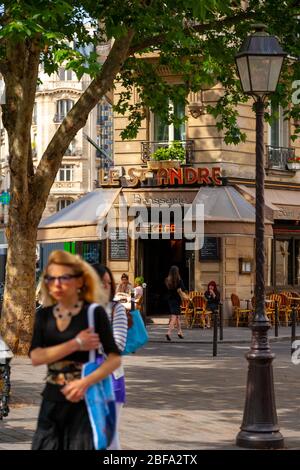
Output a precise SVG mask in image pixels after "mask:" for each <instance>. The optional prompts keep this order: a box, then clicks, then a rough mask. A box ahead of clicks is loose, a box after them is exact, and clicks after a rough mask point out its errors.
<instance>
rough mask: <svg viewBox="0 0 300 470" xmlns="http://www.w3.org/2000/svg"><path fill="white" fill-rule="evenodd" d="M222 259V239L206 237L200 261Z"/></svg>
mask: <svg viewBox="0 0 300 470" xmlns="http://www.w3.org/2000/svg"><path fill="white" fill-rule="evenodd" d="M220 257H221V256H220V238H216V237H204V244H203V247H202V248H201V250H199V260H200V261H218V260H219V259H220Z"/></svg>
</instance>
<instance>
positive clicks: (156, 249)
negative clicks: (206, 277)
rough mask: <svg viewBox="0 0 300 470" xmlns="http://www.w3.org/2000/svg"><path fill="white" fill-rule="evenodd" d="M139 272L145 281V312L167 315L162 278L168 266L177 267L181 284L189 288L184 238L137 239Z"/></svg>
mask: <svg viewBox="0 0 300 470" xmlns="http://www.w3.org/2000/svg"><path fill="white" fill-rule="evenodd" d="M138 245H139V246H138V260H137V262H138V266H137V270H138V272H139V274H141V275H143V277H144V279H145V282H146V283H147V315H163V314H168V306H167V302H166V295H167V289H166V287H165V282H164V281H165V278H166V277H167V275H168V272H169V269H170V267H171V266H172V265H176V266H178V268H179V271H180V275H181V277H182V279H183V282H184V285H185V287H186V288H187V289H189V281H190V279H189V277H190V276H189V271H190V266H189V262H190V259H189V257H188V256H187V253H186V251H185V240H162V239H159V240H151V239H150V240H139V241H138Z"/></svg>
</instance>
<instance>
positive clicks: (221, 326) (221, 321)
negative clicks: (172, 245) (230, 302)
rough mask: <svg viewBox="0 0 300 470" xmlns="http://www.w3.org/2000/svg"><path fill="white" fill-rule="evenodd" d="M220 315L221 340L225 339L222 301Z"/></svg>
mask: <svg viewBox="0 0 300 470" xmlns="http://www.w3.org/2000/svg"><path fill="white" fill-rule="evenodd" d="M219 315H220V341H222V340H223V304H222V303H220V306H219Z"/></svg>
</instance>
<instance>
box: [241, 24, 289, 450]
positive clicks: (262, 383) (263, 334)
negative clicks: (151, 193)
mask: <svg viewBox="0 0 300 470" xmlns="http://www.w3.org/2000/svg"><path fill="white" fill-rule="evenodd" d="M254 27H255V29H256V32H255V33H254V34H253V35H252V36H250V37H248V38H246V40H245V41H244V43H243V45H242V47H241V50H240V52H239V53H238V54H237V55H236V59H235V60H236V64H237V68H238V72H239V77H240V81H241V85H242V88H243V91H244V93H245V94H248V95H251V96H252V97H253V98H254V100H255V103H254V108H255V113H256V150H255V153H256V216H255V217H256V218H255V236H256V247H255V260H256V282H255V302H256V303H255V315H254V319H253V323H252V327H251V328H252V341H251V347H250V351H249V352H248V353H247V354H246V358H247V360H248V361H249V369H248V378H247V391H246V401H245V409H244V417H243V422H242V426H241V431H240V432H239V434H238V435H237V438H236V443H237V445H238V446H240V447H247V448H257V449H266V448H276V449H279V448H281V447H283V444H284V441H283V437H282V435H281V434H280V432H279V426H278V423H277V413H276V406H275V394H274V382H273V369H272V361H273V359H274V357H275V356H274V354H272V353H271V349H270V345H269V341H268V329H269V328H270V324H269V320H268V318H267V317H266V314H265V280H264V271H265V246H264V235H265V228H264V179H265V170H264V103H265V100H266V97H267V96H268V95H269V94H271V93H274V91H275V89H276V86H277V83H278V80H279V75H280V71H281V66H282V63H283V59H284V56H285V55H286V54H285V53H284V52H283V50H282V48H281V47H280V45H279V43H278V41H277V39H276V38H275V37H272V36H269V35H268V34H267V33H266V32H265V26H264V25H255V26H254Z"/></svg>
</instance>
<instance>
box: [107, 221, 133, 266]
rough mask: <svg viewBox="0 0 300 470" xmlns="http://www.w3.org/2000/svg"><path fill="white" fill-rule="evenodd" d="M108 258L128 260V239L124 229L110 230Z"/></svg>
mask: <svg viewBox="0 0 300 470" xmlns="http://www.w3.org/2000/svg"><path fill="white" fill-rule="evenodd" d="M109 259H110V260H111V261H127V260H129V241H128V234H127V230H126V229H123V230H122V229H119V228H118V229H111V230H110V238H109Z"/></svg>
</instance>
